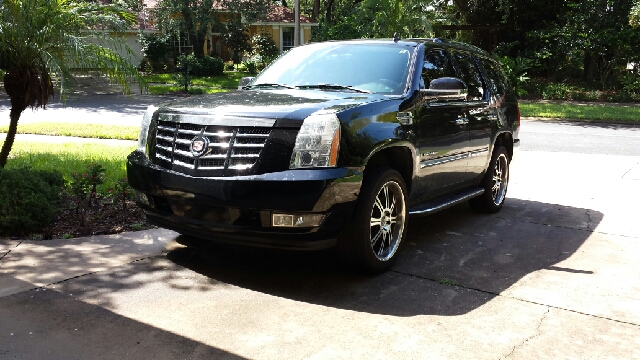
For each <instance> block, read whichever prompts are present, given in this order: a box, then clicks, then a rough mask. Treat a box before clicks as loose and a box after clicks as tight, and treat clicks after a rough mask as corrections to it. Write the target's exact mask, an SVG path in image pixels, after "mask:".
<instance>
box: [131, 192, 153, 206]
mask: <svg viewBox="0 0 640 360" xmlns="http://www.w3.org/2000/svg"><path fill="white" fill-rule="evenodd" d="M133 193H134V195H135V197H136V201H137V202H139V203H140V204H142V205H146V206H151V202H150V201H149V197H148V196H147V194H145V193H143V192H140V191H137V190H134V191H133Z"/></svg>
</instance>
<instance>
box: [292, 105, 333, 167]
mask: <svg viewBox="0 0 640 360" xmlns="http://www.w3.org/2000/svg"><path fill="white" fill-rule="evenodd" d="M339 146H340V120H338V117H337V116H335V114H322V115H311V116H309V117H308V118H306V119H304V122H303V123H302V127H301V128H300V131H299V132H298V136H297V137H296V145H295V146H294V148H293V154H291V163H290V165H289V168H290V169H298V168H312V167H332V166H336V164H337V162H338V148H339Z"/></svg>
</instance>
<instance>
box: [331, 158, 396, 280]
mask: <svg viewBox="0 0 640 360" xmlns="http://www.w3.org/2000/svg"><path fill="white" fill-rule="evenodd" d="M406 194H407V190H406V186H405V184H404V181H403V179H402V176H400V174H399V173H398V172H397V171H395V170H393V169H390V168H387V167H381V168H376V169H375V170H373V172H371V173H369V174H367V175H365V180H364V183H363V185H362V188H361V190H360V196H359V198H358V203H357V204H356V209H355V212H354V214H353V217H352V219H351V220H352V221H351V223H350V225H349V228H348V229H347V231H345V233H344V234H343V235H342V237H341V239H340V243H341V245H342V246H341V247H342V249H341V250H342V253H343V256H344V257H345V258H346V261H347V262H348V263H349V264H350V265H352V266H355V267H356V269H357V270H359V271H361V272H365V273H369V274H378V273H381V272H383V271H385V270H387V269H388V268H390V267H391V266H392V265H393V263H394V262H395V260H396V258H397V253H398V249H399V248H400V244H401V243H402V238H403V235H404V234H405V233H406V224H407V204H406V196H407V195H406Z"/></svg>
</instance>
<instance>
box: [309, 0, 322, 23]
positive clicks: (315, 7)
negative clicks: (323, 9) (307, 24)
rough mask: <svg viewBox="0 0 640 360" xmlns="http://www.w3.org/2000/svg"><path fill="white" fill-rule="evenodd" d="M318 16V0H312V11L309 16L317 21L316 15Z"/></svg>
mask: <svg viewBox="0 0 640 360" xmlns="http://www.w3.org/2000/svg"><path fill="white" fill-rule="evenodd" d="M319 16H320V0H313V12H312V13H311V17H312V18H313V20H315V21H318V17H319Z"/></svg>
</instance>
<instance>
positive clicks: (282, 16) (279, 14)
mask: <svg viewBox="0 0 640 360" xmlns="http://www.w3.org/2000/svg"><path fill="white" fill-rule="evenodd" d="M294 22H295V14H294V12H293V10H291V9H289V8H288V7H285V6H278V5H274V6H273V8H272V9H271V11H270V12H269V13H268V14H267V18H266V19H265V20H264V21H259V22H258V23H287V24H289V23H291V24H292V23H294ZM300 23H301V24H312V23H313V24H315V23H316V22H315V21H312V20H311V19H310V18H308V17H306V16H304V15H302V14H300Z"/></svg>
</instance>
